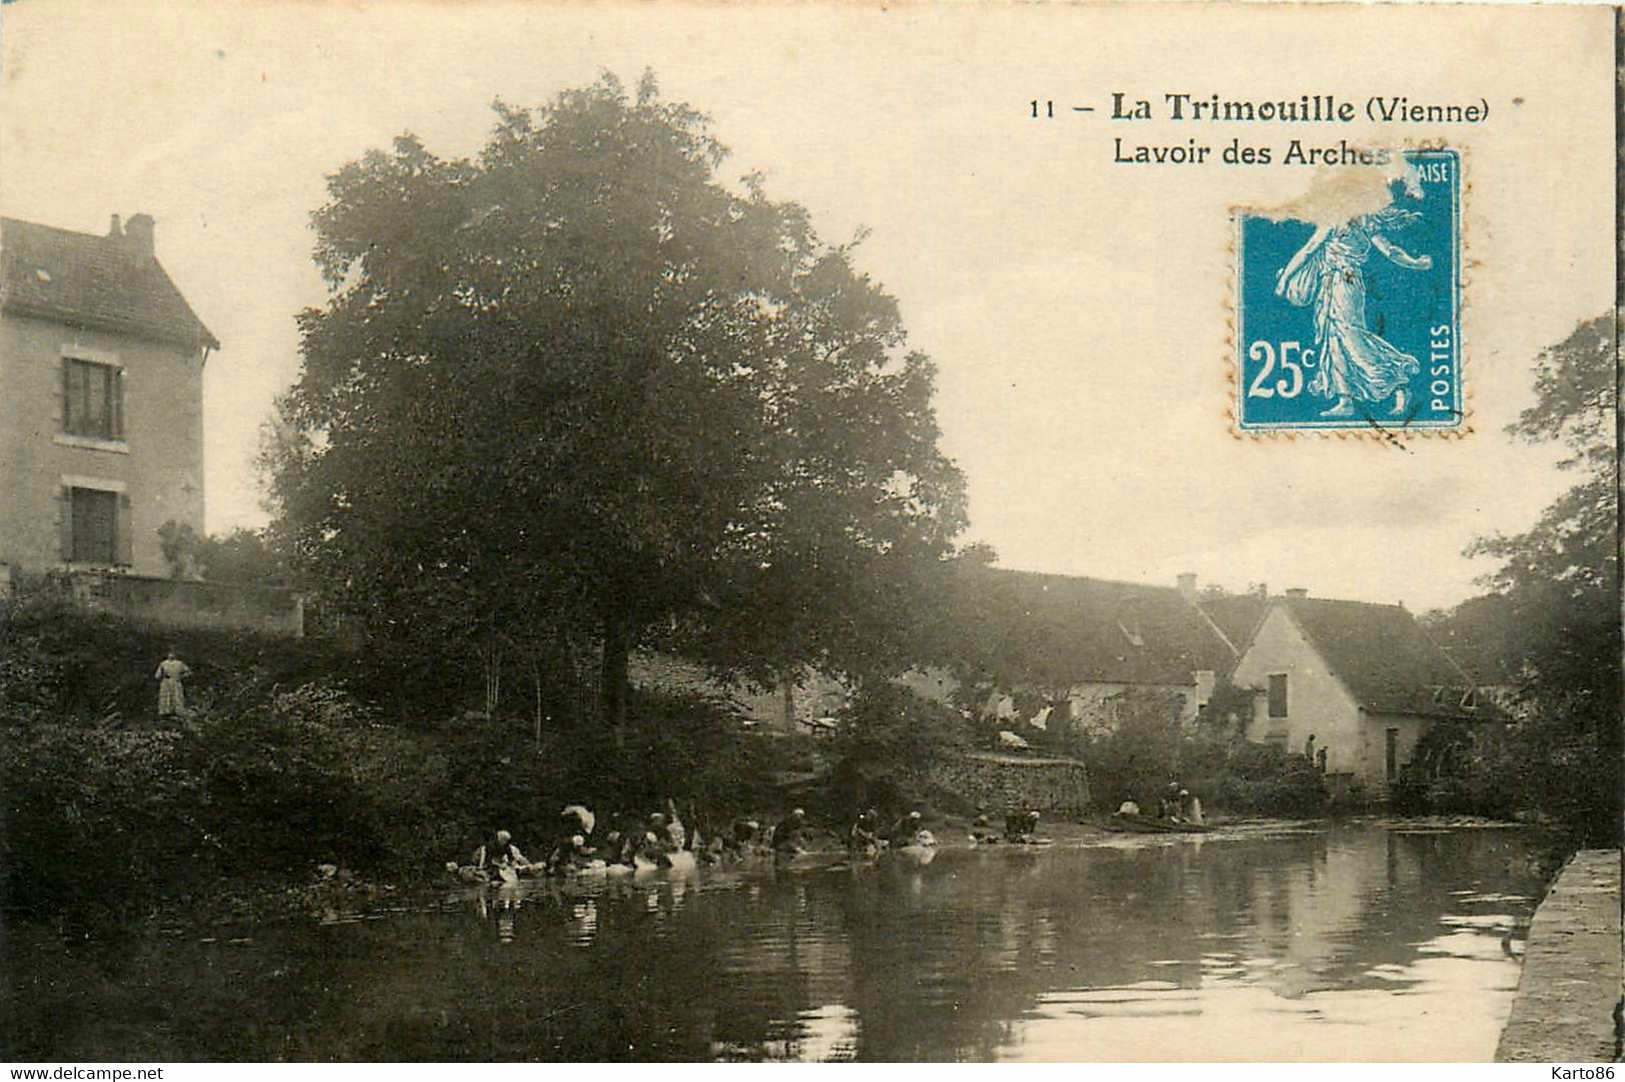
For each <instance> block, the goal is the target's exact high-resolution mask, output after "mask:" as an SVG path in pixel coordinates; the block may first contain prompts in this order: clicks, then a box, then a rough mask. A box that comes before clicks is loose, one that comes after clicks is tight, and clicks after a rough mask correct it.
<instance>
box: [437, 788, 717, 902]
mask: <svg viewBox="0 0 1625 1082" xmlns="http://www.w3.org/2000/svg"><path fill="white" fill-rule="evenodd" d="M597 825H598V819H597V816H595V815H594V814H593V813H592V811H591V810H590V809H589V808H587V806H586V805H584V804H567V805H565V807H564V809H563V810H562V811H561V812H560V813H559V826H558V836H557V838H556V839H555V840H554V844H553V846H552V849H551V850H550V851H549V852H548V854H547V856H546V857H545V858H544V859H542V860H531V859H530V858H529V857H527V856H525V854H524V852H523V851H522V850H521V849H520V848H519V846H518V845H517V844H516V843H515V842H514V840H513V835H512V834H511V833H509V832H508V831H506V830H499V831H497V832H496V834H495V836H493V838H492V839H491V840H490V841H489V842H486V843H485V844H484V845H482V846H480V847H479V848H478V849H476V850H474V857H473V860H472V862H471V863H469V864H464V865H458V864H457V862H456V861H448V862H447V864H446V869H447V870H448V871H450V872H453V873H455V874H456V875H457V876H458V877H459V878H461V879H462V880H464V881H465V882H469V883H476V882H479V883H483V882H496V881H508V880H511V879H515V878H518V877H521V876H524V877H531V876H538V875H562V874H565V873H567V872H571V871H578V870H583V869H587V868H593V867H597V868H604V869H609V868H614V867H624V868H626V869H631V868H634V867H637V866H638V865H639V864H640V863H641V864H643V865H645V866H652V867H671V865H672V864H673V862H674V860H673V858H674V857H677V855H678V854H681V853H683V852H684V851H685V848H686V846H687V843H688V831H687V829H686V828H685V827H684V826H683V821H682V819H681V818H679V817H678V815H677V805H676V802H675V801H672V800H667V801H666V810H665V811H663V812H654V813H652V814H650V815H649V817H648V819H647V820H645V821H642V822H639V823H636V824H634V825H632V826H630V827H628V828H626V829H620V830H611V831H610V832H609V833H608V834H606V835H605V836H604V838H603V840H602V843H601V844H594V840H593V837H592V834H593V830H594V828H595V827H597ZM678 859H681V858H678Z"/></svg>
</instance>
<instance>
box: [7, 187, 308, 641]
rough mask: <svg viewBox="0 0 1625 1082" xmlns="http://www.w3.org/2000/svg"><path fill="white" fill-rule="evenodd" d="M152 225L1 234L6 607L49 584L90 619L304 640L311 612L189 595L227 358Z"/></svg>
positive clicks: (218, 590)
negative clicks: (29, 588) (212, 386)
mask: <svg viewBox="0 0 1625 1082" xmlns="http://www.w3.org/2000/svg"><path fill="white" fill-rule="evenodd" d="M154 226H155V223H154V221H153V219H152V217H151V216H150V215H147V214H133V215H131V216H130V219H129V221H128V222H123V223H121V222H120V220H119V217H118V215H114V216H113V218H112V223H111V225H110V226H109V227H108V230H107V232H106V234H104V235H95V234H90V233H77V232H73V231H71V230H67V229H58V228H55V227H53V226H47V225H39V224H36V223H33V222H25V221H19V220H17V219H14V218H4V219H0V591H4V590H6V589H9V588H10V586H11V584H12V582H13V578H14V574H13V573H14V572H22V573H26V574H30V575H40V574H45V573H49V574H50V575H51V576H52V580H53V581H54V582H56V583H57V584H58V585H59V586H61V587H62V588H63V589H64V590H66V591H67V592H68V593H69V595H70V596H71V597H72V599H73V600H74V601H75V602H76V603H78V604H80V605H81V606H84V607H86V608H93V609H100V610H103V611H113V612H119V613H123V614H125V615H129V616H138V617H141V618H143V619H151V620H156V621H159V622H165V623H177V624H197V625H214V626H233V627H252V628H257V629H259V630H263V631H268V632H272V633H276V634H292V635H299V634H302V633H303V629H304V609H303V602H302V600H301V599H300V598H299V597H298V596H297V595H296V594H295V593H293V592H292V591H289V590H282V589H277V588H274V587H269V586H266V587H250V586H235V585H227V584H221V583H207V582H199V581H190V580H193V579H195V578H196V577H197V576H196V574H195V568H194V569H188V568H185V567H182V566H176V565H175V564H173V563H172V561H171V560H170V558H169V557H168V555H166V553H165V551H164V541H163V538H162V537H161V536H160V533H159V531H160V529H161V528H162V527H163V526H164V525H165V524H166V523H174V524H175V525H176V526H177V527H190V528H191V529H192V531H194V533H196V534H202V533H203V530H204V520H203V511H204V499H203V368H204V365H205V363H206V362H207V361H208V358H209V354H210V352H211V351H213V350H216V349H219V348H220V342H219V340H218V339H217V338H215V336H214V335H213V334H212V333H211V332H210V331H209V328H208V327H206V326H204V324H203V321H202V320H200V319H199V318H198V316H197V313H195V312H194V311H193V310H192V308H191V306H190V305H189V304H187V302H186V298H185V297H184V296H182V295H181V292H180V290H179V289H177V288H176V286H175V283H174V282H173V281H172V280H171V279H170V277H169V275H168V274H167V273H165V271H164V268H163V266H162V265H160V264H159V262H158V258H157V255H156V253H155V250H154V244H153V235H154Z"/></svg>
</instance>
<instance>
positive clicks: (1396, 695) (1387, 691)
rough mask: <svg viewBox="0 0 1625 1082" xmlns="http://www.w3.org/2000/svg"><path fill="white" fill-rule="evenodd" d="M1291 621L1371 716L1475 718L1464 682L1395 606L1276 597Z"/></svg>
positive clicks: (1482, 711) (1468, 681)
mask: <svg viewBox="0 0 1625 1082" xmlns="http://www.w3.org/2000/svg"><path fill="white" fill-rule="evenodd" d="M1277 604H1281V605H1285V606H1286V608H1287V611H1288V612H1289V613H1291V615H1292V618H1293V620H1294V621H1296V622H1297V624H1298V626H1299V627H1300V628H1302V629H1303V633H1304V634H1305V635H1306V636H1308V638H1309V641H1310V643H1311V644H1312V645H1313V646H1314V647H1315V650H1316V651H1317V652H1318V653H1319V654H1320V656H1321V657H1322V658H1323V659H1324V660H1325V662H1326V664H1327V665H1328V666H1329V667H1330V668H1331V670H1332V672H1333V673H1334V674H1336V676H1337V677H1338V678H1339V679H1340V680H1342V681H1343V683H1344V685H1345V686H1346V687H1347V688H1348V689H1349V691H1350V692H1351V693H1352V694H1353V695H1354V698H1355V699H1356V701H1358V702H1359V704H1360V705H1361V706H1362V707H1364V708H1365V709H1366V710H1369V711H1371V712H1373V713H1381V714H1418V715H1422V716H1426V717H1460V718H1483V717H1487V716H1493V715H1494V714H1495V710H1494V708H1493V707H1492V706H1490V705H1489V704H1488V703H1485V704H1480V705H1478V706H1476V707H1475V708H1474V709H1467V708H1465V707H1464V706H1463V697H1464V696H1465V695H1467V693H1468V692H1469V691H1471V690H1472V689H1473V680H1472V678H1471V677H1469V676H1468V675H1467V674H1466V673H1465V672H1464V671H1463V670H1462V668H1461V666H1459V665H1457V664H1456V663H1455V662H1454V661H1452V660H1451V659H1450V656H1449V655H1448V654H1446V653H1445V652H1444V649H1443V648H1442V647H1440V646H1439V644H1438V643H1436V642H1434V641H1433V639H1432V638H1430V637H1429V636H1428V634H1427V632H1426V631H1424V630H1423V629H1422V625H1421V624H1419V623H1417V622H1416V618H1415V617H1414V616H1412V615H1411V614H1410V612H1409V610H1407V609H1405V608H1403V607H1401V606H1399V605H1372V604H1367V603H1366V602H1363V601H1330V600H1323V599H1320V598H1283V599H1281V600H1280V601H1278V602H1277Z"/></svg>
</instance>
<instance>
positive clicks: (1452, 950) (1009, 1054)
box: [19, 828, 1538, 1060]
mask: <svg viewBox="0 0 1625 1082" xmlns="http://www.w3.org/2000/svg"><path fill="white" fill-rule="evenodd" d="M1528 854H1529V843H1528V842H1526V841H1525V840H1524V839H1523V838H1522V836H1521V835H1519V834H1517V833H1515V832H1499V831H1483V830H1480V831H1463V832H1460V833H1444V834H1438V833H1430V834H1399V833H1390V832H1385V831H1382V830H1378V829H1375V828H1367V829H1344V830H1328V831H1296V832H1280V833H1276V834H1270V835H1259V834H1253V835H1245V836H1225V835H1224V834H1222V833H1221V834H1214V835H1209V836H1207V837H1206V838H1203V839H1199V840H1195V841H1179V840H1170V839H1166V838H1154V839H1117V840H1114V841H1112V842H1111V843H1109V844H1106V845H1102V846H1099V847H1094V848H1084V849H1066V848H1059V847H1056V848H1051V849H1048V850H1044V851H1029V850H1022V849H1018V848H1014V847H990V848H984V849H975V850H952V851H943V852H940V853H939V854H938V855H937V857H936V859H935V860H934V861H933V862H931V863H930V864H928V865H922V864H917V863H906V862H900V861H899V862H891V861H882V862H880V863H878V864H868V865H858V866H852V865H847V864H846V863H845V862H836V863H829V862H826V863H824V864H820V863H818V862H816V861H814V862H810V863H809V864H808V865H807V866H805V867H802V866H792V867H788V868H785V867H773V866H771V865H766V866H763V867H759V868H754V869H730V870H726V871H721V872H718V871H714V870H707V871H702V872H700V873H697V874H695V875H693V876H691V877H682V876H679V877H675V878H673V877H669V876H664V875H658V876H636V877H626V878H610V877H604V876H598V877H596V878H592V877H588V878H582V879H579V880H576V881H572V882H569V883H563V884H561V883H557V882H548V881H526V882H524V883H521V884H520V885H518V886H517V887H514V888H504V889H503V890H498V891H493V892H483V891H477V890H476V891H459V892H456V893H455V894H453V895H450V896H448V897H447V899H446V900H445V901H444V902H443V903H441V904H437V905H429V906H426V907H424V908H422V909H420V910H418V911H415V912H396V913H391V914H388V915H387V919H383V920H371V921H366V922H363V923H345V924H332V925H313V924H299V925H286V926H280V925H273V926H267V927H264V928H259V929H255V931H254V936H253V942H252V943H250V944H246V945H244V946H242V947H240V948H237V951H238V954H237V956H236V964H235V965H234V966H233V981H232V982H230V983H229V984H227V983H224V982H222V981H220V980H218V979H216V977H217V967H216V963H215V962H214V961H213V960H212V956H209V955H205V954H203V953H202V952H203V951H204V950H205V949H206V948H202V947H200V946H199V945H197V944H195V943H190V942H188V943H181V942H176V941H170V940H166V941H164V942H163V943H162V944H159V945H158V946H156V947H155V948H154V949H153V951H152V952H150V953H149V954H144V955H142V956H141V957H139V958H135V959H129V958H126V959H122V963H123V964H124V965H125V966H126V967H130V966H134V967H137V968H140V969H141V973H140V978H141V979H142V980H144V981H146V982H147V983H148V984H149V985H150V986H152V995H153V996H155V997H156V999H157V1001H158V1002H162V1003H164V1004H166V1009H167V1010H168V1011H169V1012H170V1014H171V1015H172V1016H174V1017H182V1018H184V1017H188V1016H189V1015H190V1014H191V1013H193V1012H197V1013H198V1015H199V1017H200V1018H203V1019H208V1020H210V1025H213V1026H215V1027H217V1028H216V1029H215V1031H214V1032H213V1033H212V1035H211V1034H210V1028H209V1025H203V1024H201V1023H200V1025H199V1026H198V1027H196V1028H195V1029H196V1034H197V1035H196V1037H195V1038H188V1037H186V1036H185V1034H187V1033H191V1032H193V1030H192V1029H189V1028H188V1027H186V1026H180V1027H176V1026H169V1027H168V1028H163V1027H160V1028H158V1029H157V1030H153V1029H152V1028H151V1027H146V1028H144V1029H143V1028H138V1027H131V1028H130V1031H129V1036H130V1037H131V1039H132V1040H133V1041H134V1043H135V1045H137V1046H138V1047H132V1048H128V1049H125V1050H124V1052H123V1054H122V1055H121V1056H120V1057H115V1058H155V1059H176V1060H181V1059H189V1058H210V1059H217V1058H246V1059H277V1058H289V1059H361V1060H396V1059H408V1060H412V1059H499V1060H508V1059H558V1058H568V1059H617V1058H635V1059H645V1058H648V1059H730V1060H732V1059H749V1060H850V1059H867V1060H877V1059H878V1060H954V1059H976V1060H992V1059H1136V1058H1148V1059H1159V1060H1160V1059H1175V1060H1177V1059H1203V1060H1206V1059H1225V1058H1229V1059H1266V1060H1269V1059H1303V1058H1308V1059H1330V1060H1337V1059H1360V1060H1370V1059H1379V1060H1380V1059H1400V1060H1428V1059H1468V1060H1471V1059H1487V1058H1489V1056H1490V1055H1491V1054H1492V1053H1493V1050H1494V1045H1495V1040H1496V1036H1497V1033H1498V1030H1499V1027H1500V1025H1501V1023H1502V1022H1503V1021H1504V1018H1505V1016H1506V1012H1507V1010H1508V1008H1509V1006H1510V997H1511V993H1512V990H1513V989H1514V988H1515V986H1516V982H1517V973H1518V969H1517V967H1518V962H1517V953H1518V951H1519V948H1520V945H1521V932H1520V929H1521V927H1522V924H1523V922H1525V921H1526V920H1527V917H1528V914H1529V911H1530V909H1531V908H1532V905H1533V901H1532V899H1533V895H1534V893H1535V890H1536V888H1537V885H1538V884H1537V883H1536V882H1535V881H1534V878H1533V871H1532V870H1531V867H1530V862H1529V860H1528ZM493 929H494V934H493ZM208 949H218V948H208ZM58 961H60V960H58ZM110 996H111V993H110V994H109V995H107V996H102V997H100V999H101V1002H97V1000H98V997H97V996H95V995H92V996H90V997H87V998H82V999H80V1000H77V1001H68V1002H59V1003H56V1004H55V1005H54V1006H55V1009H57V1010H67V1011H69V1012H70V1014H71V1013H74V1012H79V1013H83V1012H87V1011H93V1010H102V1011H106V1010H112V1011H114V1012H115V1013H116V1012H117V1011H118V1010H120V1005H119V1004H118V1003H117V1002H108V1000H109V998H110ZM222 996H224V997H225V998H224V1001H221V997H222ZM233 998H235V1000H236V1001H238V1002H241V1003H245V1004H252V1009H251V1010H248V1011H245V1012H244V1013H245V1014H252V1015H253V1016H254V1017H255V1018H256V1019H257V1024H256V1025H255V1026H250V1027H247V1028H246V1029H245V1027H244V1026H243V1025H242V1024H238V1023H236V1022H235V1021H234V1018H233V1016H232V1015H230V1014H229V1013H228V1012H227V1008H229V1007H230V1006H231V1002H232V1000H233ZM40 1009H41V1010H43V1009H45V1006H44V1005H43V1004H42V1006H41V1007H40ZM216 1014H218V1015H219V1017H215V1015H216ZM219 1027H223V1028H219ZM40 1028H41V1031H42V1032H44V1033H50V1032H51V1027H50V1026H48V1025H42V1026H41V1027H40ZM57 1032H58V1033H59V1034H60V1033H64V1032H65V1033H71V1032H73V1030H72V1027H71V1026H68V1027H61V1028H59V1029H58V1031H57ZM137 1034H139V1036H136V1035H137ZM192 1039H195V1040H196V1041H197V1042H198V1043H196V1044H188V1043H186V1041H187V1040H192ZM58 1043H59V1044H60V1042H58ZM47 1051H49V1052H55V1053H58V1054H66V1053H71V1052H73V1051H74V1049H72V1048H64V1047H52V1048H49V1049H40V1050H37V1051H36V1052H33V1053H27V1054H31V1055H34V1056H36V1057H41V1056H43V1055H44V1054H45V1053H46V1052H47ZM19 1053H26V1050H24V1049H21V1048H19Z"/></svg>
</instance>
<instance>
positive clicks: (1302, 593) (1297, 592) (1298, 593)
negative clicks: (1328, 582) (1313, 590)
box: [1286, 586, 1309, 601]
mask: <svg viewBox="0 0 1625 1082" xmlns="http://www.w3.org/2000/svg"><path fill="white" fill-rule="evenodd" d="M1286 596H1288V597H1293V598H1297V599H1298V600H1299V601H1302V600H1303V599H1304V598H1306V597H1308V596H1309V591H1308V590H1306V589H1304V588H1303V587H1302V586H1294V587H1292V588H1291V589H1290V590H1288V591H1287V592H1286Z"/></svg>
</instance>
